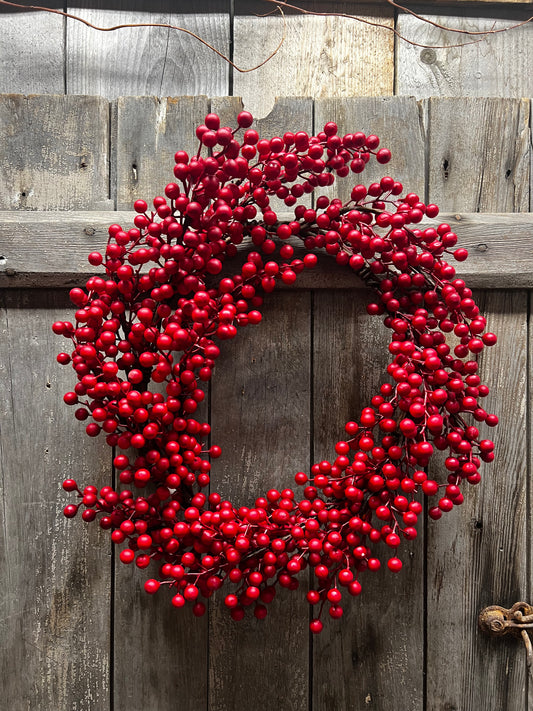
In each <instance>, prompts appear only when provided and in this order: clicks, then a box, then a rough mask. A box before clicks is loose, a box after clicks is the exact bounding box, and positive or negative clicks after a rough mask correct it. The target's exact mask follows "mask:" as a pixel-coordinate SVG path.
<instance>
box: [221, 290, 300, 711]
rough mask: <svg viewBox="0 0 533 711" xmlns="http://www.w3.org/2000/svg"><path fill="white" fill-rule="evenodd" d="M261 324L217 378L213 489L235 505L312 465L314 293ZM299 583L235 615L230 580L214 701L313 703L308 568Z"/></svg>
mask: <svg viewBox="0 0 533 711" xmlns="http://www.w3.org/2000/svg"><path fill="white" fill-rule="evenodd" d="M263 313H264V318H263V321H262V322H261V324H260V325H258V326H254V327H248V329H247V330H246V332H244V333H242V332H241V333H239V334H238V335H237V338H236V340H235V342H234V343H228V344H223V346H225V348H223V349H222V354H221V356H220V358H219V360H218V362H217V366H216V370H215V373H214V376H213V381H212V388H211V392H212V399H211V422H212V427H213V430H212V441H213V442H214V443H217V444H220V445H221V447H222V456H221V458H220V459H219V460H217V461H216V463H215V464H214V466H213V471H212V479H211V491H218V492H219V493H220V494H221V495H222V496H223V497H227V498H228V499H229V500H230V501H233V502H234V503H235V505H236V506H239V505H242V506H251V505H253V502H254V500H255V498H256V497H258V496H262V495H265V494H266V492H267V491H268V489H270V488H272V487H275V488H276V489H278V490H282V489H284V488H286V487H291V486H293V485H294V478H293V477H294V474H295V473H296V472H297V471H301V470H304V471H305V470H307V469H308V466H309V427H310V377H311V374H310V297H309V294H308V293H305V292H300V293H291V292H290V291H287V292H284V293H283V294H279V295H272V296H269V297H268V299H267V302H266V304H265V309H264V312H263ZM299 580H300V587H299V589H298V590H296V591H294V592H287V591H286V590H284V589H283V588H280V587H279V586H276V587H277V592H276V599H275V600H274V602H273V603H272V604H271V605H270V606H269V614H268V616H267V618H266V620H264V621H258V620H256V619H255V618H254V616H253V609H252V608H249V609H248V610H247V615H246V617H245V619H244V620H243V621H241V622H234V621H233V620H231V619H230V616H229V611H228V609H227V608H225V606H224V597H225V595H226V594H228V592H230V590H231V588H232V587H233V586H231V585H230V586H227V587H226V586H224V589H222V590H221V591H220V592H219V593H218V594H217V595H216V596H215V598H214V600H213V604H212V605H211V606H210V618H209V623H210V625H209V626H210V636H209V657H210V662H209V709H210V711H231V710H232V709H244V708H250V709H255V708H261V709H264V711H275V710H277V709H279V708H284V709H290V710H291V711H293V710H294V711H299V710H300V709H304V708H307V705H308V693H309V689H308V679H309V669H308V660H309V651H308V622H309V620H308V606H307V602H306V600H305V594H306V591H307V586H306V577H305V574H303V575H300V576H299Z"/></svg>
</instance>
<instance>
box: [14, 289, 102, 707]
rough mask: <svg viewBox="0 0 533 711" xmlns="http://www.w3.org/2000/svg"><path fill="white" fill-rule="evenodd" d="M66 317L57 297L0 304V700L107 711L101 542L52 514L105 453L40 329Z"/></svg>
mask: <svg viewBox="0 0 533 711" xmlns="http://www.w3.org/2000/svg"><path fill="white" fill-rule="evenodd" d="M71 313H72V309H71V307H69V306H67V304H66V299H65V297H64V295H63V294H62V293H61V292H42V291H32V292H29V293H26V294H24V293H21V292H17V291H14V292H7V293H6V292H4V295H3V296H2V297H1V308H0V329H1V337H0V390H1V391H2V393H3V394H4V396H3V397H2V401H1V405H0V471H1V481H2V512H1V514H0V515H1V518H2V521H3V522H2V527H1V528H2V534H3V535H2V538H3V540H1V541H0V548H1V551H0V561H1V564H2V588H3V593H2V597H1V600H2V613H1V615H0V620H1V621H0V637H1V638H2V645H1V654H0V658H1V672H2V679H3V702H4V703H5V705H6V706H5V707H6V708H10V709H14V710H16V711H19V710H21V711H22V709H24V710H26V709H35V708H39V709H42V710H43V711H56V710H57V709H59V708H62V709H77V710H78V711H93V710H95V711H100V710H101V711H104V710H105V709H107V708H108V705H109V622H110V617H109V603H110V577H109V574H110V565H109V562H110V558H109V551H110V548H109V539H108V537H107V534H105V533H104V532H103V531H101V530H100V528H99V526H98V524H97V523H94V524H92V525H91V526H90V527H86V524H85V523H83V521H82V520H81V516H78V517H77V518H76V519H75V520H67V519H66V518H64V516H63V513H62V511H63V507H64V506H65V505H66V504H67V503H76V502H77V496H76V494H67V493H65V492H64V491H63V490H62V488H61V482H62V480H63V479H64V478H67V477H72V478H74V479H76V480H77V481H78V482H79V484H80V486H84V485H86V484H89V483H91V484H96V485H97V486H102V485H103V484H104V483H108V481H107V480H106V475H107V476H109V455H108V453H107V452H104V451H103V448H102V446H100V442H95V441H94V440H90V439H89V438H88V437H86V435H85V432H84V427H83V425H82V424H81V423H79V422H76V421H75V420H74V417H73V411H72V408H68V407H67V406H66V405H65V404H64V403H63V397H62V396H63V393H64V392H66V391H68V390H71V389H72V387H73V385H74V384H75V382H76V378H75V375H74V373H73V372H72V369H71V368H70V367H64V366H60V365H59V364H58V363H57V362H56V359H55V356H56V353H58V352H59V351H60V350H61V349H62V348H65V345H64V342H62V339H61V338H59V337H57V336H55V335H54V334H52V332H51V327H50V326H51V324H52V323H53V322H54V321H55V320H65V319H70V318H71ZM67 348H68V344H67ZM106 455H107V456H106Z"/></svg>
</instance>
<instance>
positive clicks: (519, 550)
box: [427, 291, 529, 711]
mask: <svg viewBox="0 0 533 711" xmlns="http://www.w3.org/2000/svg"><path fill="white" fill-rule="evenodd" d="M480 308H481V310H482V313H484V314H485V315H486V316H487V319H488V324H489V328H490V330H493V331H494V332H495V333H497V334H498V338H499V343H498V344H497V346H495V347H494V349H489V350H488V351H487V352H486V353H484V354H483V357H482V362H481V366H480V372H481V373H482V375H483V381H484V382H487V383H488V384H489V387H491V390H492V395H491V396H490V399H489V398H487V401H485V402H484V403H483V407H485V406H486V407H487V409H488V411H489V412H493V411H495V412H496V413H497V414H498V415H499V417H500V425H499V426H498V428H496V430H491V429H490V428H483V430H482V433H481V436H483V437H487V436H488V437H489V438H491V439H492V438H494V440H495V443H496V450H495V451H496V460H495V462H494V463H493V464H490V465H486V466H485V467H484V468H483V470H482V472H481V473H482V481H481V483H480V484H479V486H477V487H475V488H470V487H467V488H465V490H464V494H465V501H464V504H463V505H462V506H461V507H460V508H459V509H455V510H454V511H453V512H451V513H449V514H445V517H443V519H442V520H441V521H438V522H434V521H430V522H429V529H428V608H427V610H428V612H427V614H428V618H427V626H428V667H427V668H428V676H427V684H428V686H427V689H428V705H427V709H428V711H444V710H445V709H451V708H457V709H465V710H466V709H468V711H470V709H472V711H473V710H474V709H481V708H482V709H487V710H490V711H497V710H499V709H521V708H525V698H524V690H525V683H526V678H525V677H526V670H525V658H524V651H523V649H522V644H521V643H519V642H517V641H516V640H504V639H498V640H496V639H491V638H490V637H487V636H485V635H483V634H481V632H479V630H478V629H477V617H478V614H479V613H480V612H481V610H482V609H483V608H485V607H486V606H488V605H495V604H496V605H503V606H504V607H511V605H512V604H514V603H515V602H518V601H519V600H522V599H523V598H524V595H525V594H526V592H527V590H526V586H527V580H528V579H527V570H526V547H527V545H528V542H527V539H526V486H527V466H528V462H527V444H526V437H527V435H526V411H527V409H528V408H529V405H528V403H527V393H526V381H527V372H528V370H527V295H526V294H525V292H514V293H510V292H504V291H494V292H491V293H486V294H484V295H482V298H481V300H480ZM439 478H440V479H441V480H442V475H441V476H440V477H439ZM431 505H434V504H433V502H432V503H431Z"/></svg>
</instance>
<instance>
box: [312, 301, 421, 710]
mask: <svg viewBox="0 0 533 711" xmlns="http://www.w3.org/2000/svg"><path fill="white" fill-rule="evenodd" d="M367 301H368V295H367V293H366V292H365V291H360V290H357V291H356V290H350V291H344V290H340V291H336V292H331V291H327V292H315V295H314V310H313V324H314V343H313V383H314V387H313V401H314V425H313V432H314V440H313V446H314V459H313V461H321V460H322V459H324V458H325V459H329V460H330V461H332V460H331V457H334V456H335V454H334V449H333V448H334V443H335V442H337V441H338V440H342V439H344V438H345V437H346V435H345V432H344V424H345V422H347V421H348V420H353V419H356V420H357V419H359V416H360V414H361V410H362V408H363V407H366V406H367V405H368V404H369V402H370V398H371V397H372V396H373V395H375V394H376V393H377V392H378V388H379V384H380V383H381V382H384V381H385V380H387V377H386V366H387V364H388V362H389V359H388V351H387V343H388V341H389V334H388V333H387V330H386V329H384V328H383V325H382V324H381V323H380V321H379V320H378V319H373V318H371V317H370V316H368V315H367V313H366V310H365V305H366V303H367ZM419 529H420V530H419V536H418V538H417V540H415V541H412V542H411V543H407V544H406V543H405V542H403V543H402V546H401V547H400V549H399V556H400V558H401V559H402V561H403V562H404V567H403V569H402V571H401V573H400V574H399V575H398V576H395V575H394V574H392V573H390V572H389V571H388V569H387V567H386V564H385V560H386V558H385V559H384V560H383V568H382V569H381V570H380V571H379V572H376V573H369V572H365V573H362V574H361V576H360V578H359V580H360V582H361V585H362V586H363V592H362V594H361V597H359V598H351V597H350V596H349V594H348V592H347V591H345V592H343V603H342V604H343V607H344V615H343V617H342V620H341V621H340V622H337V621H335V620H331V619H330V618H329V616H328V614H327V612H326V610H324V630H323V632H322V633H321V634H320V635H319V636H317V637H316V638H315V639H314V640H313V648H314V660H315V664H314V677H313V696H314V705H313V708H316V709H319V710H320V711H326V710H327V709H348V708H354V709H363V708H366V705H369V708H373V709H374V708H375V709H380V710H382V709H383V710H385V709H390V708H397V709H402V710H405V711H415V710H417V711H419V710H420V709H422V707H423V668H422V659H423V613H424V604H423V600H424V590H423V580H424V579H423V566H424V535H423V534H424V531H423V522H422V521H421V522H420V526H419ZM377 550H379V553H378V555H381V551H382V550H383V546H378V549H377ZM391 555H392V554H391ZM344 590H345V589H343V588H341V591H344ZM415 659H416V660H418V663H413V662H414V660H415ZM340 680H342V681H340ZM391 704H392V705H391Z"/></svg>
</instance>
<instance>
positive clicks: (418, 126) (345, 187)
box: [315, 96, 425, 200]
mask: <svg viewBox="0 0 533 711" xmlns="http://www.w3.org/2000/svg"><path fill="white" fill-rule="evenodd" d="M327 121H335V122H336V123H337V125H338V127H339V133H340V135H343V134H344V133H354V132H356V131H362V132H363V133H365V134H367V135H371V134H374V135H377V136H379V138H380V146H381V147H383V148H388V149H389V150H390V151H391V153H392V158H391V161H390V163H388V164H387V165H386V166H383V165H380V164H379V163H378V162H377V161H376V160H375V159H373V158H372V159H371V160H370V162H369V163H368V164H367V167H366V168H365V170H364V171H363V172H362V173H361V174H360V175H354V174H350V177H349V178H346V179H345V180H338V181H337V182H336V183H335V184H334V185H333V187H332V188H330V190H329V192H328V194H329V195H330V196H333V195H335V197H337V196H338V197H341V198H342V199H343V200H349V199H350V192H351V189H352V187H353V186H354V185H356V184H357V183H363V184H364V185H369V184H370V183H372V182H373V181H375V180H379V179H380V178H381V177H383V175H391V176H392V177H394V179H395V180H399V181H400V182H402V183H403V184H404V186H405V188H406V189H407V191H409V192H417V193H418V194H419V195H420V196H423V195H424V183H425V175H424V171H425V167H424V138H425V136H424V126H423V106H421V105H419V104H418V103H417V102H416V101H415V100H414V99H412V98H408V97H395V96H384V97H375V98H374V97H361V98H348V99H336V98H335V99H319V100H317V101H316V102H315V129H316V130H317V131H319V130H321V129H322V127H323V126H324V124H325V123H326V122H327Z"/></svg>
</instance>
